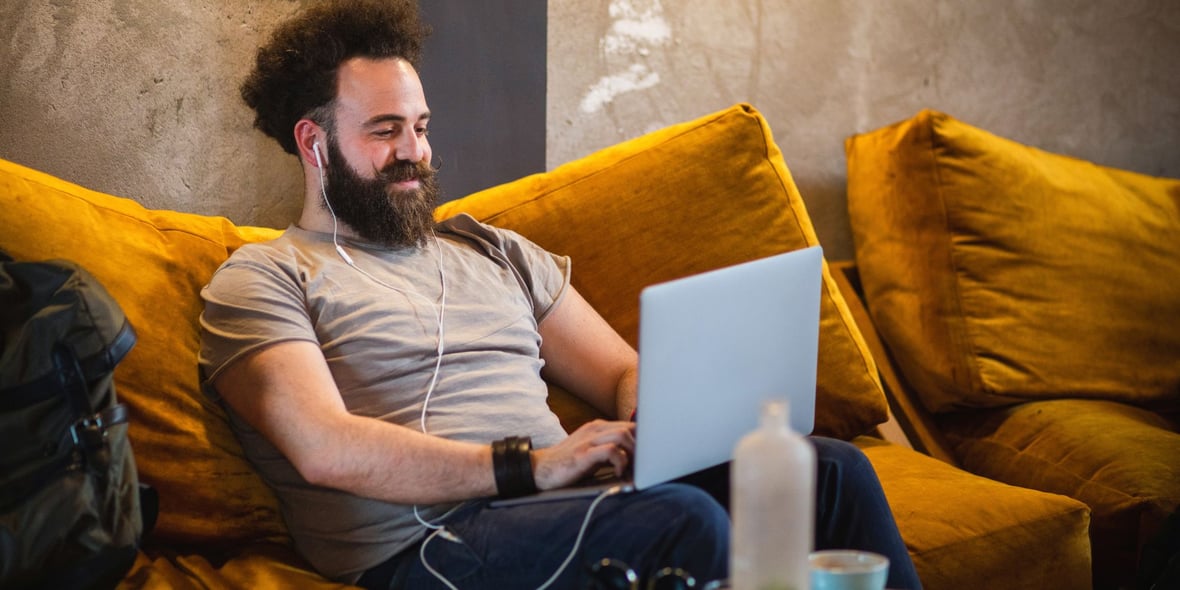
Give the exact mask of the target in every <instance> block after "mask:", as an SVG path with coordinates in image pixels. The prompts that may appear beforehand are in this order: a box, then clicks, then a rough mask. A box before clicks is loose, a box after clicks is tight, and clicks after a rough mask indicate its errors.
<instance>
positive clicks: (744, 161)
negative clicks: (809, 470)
mask: <svg viewBox="0 0 1180 590" xmlns="http://www.w3.org/2000/svg"><path fill="white" fill-rule="evenodd" d="M459 212H467V213H470V214H472V215H473V216H475V217H476V218H477V219H482V220H485V221H487V222H489V223H492V224H493V225H497V226H500V227H505V228H508V229H512V230H515V231H517V232H519V233H521V234H523V235H525V236H528V237H529V238H530V239H532V240H533V241H535V242H537V243H538V244H540V245H541V246H544V247H545V248H547V249H549V250H551V251H553V252H557V253H560V254H566V255H569V256H570V257H571V258H572V259H573V281H574V284H575V286H576V287H577V288H578V290H579V291H580V292H581V293H582V294H583V295H585V297H586V299H587V300H589V301H590V303H591V304H593V305H594V307H595V308H596V309H597V310H598V311H599V312H600V313H602V315H603V316H604V317H605V318H606V319H607V321H609V322H610V323H611V324H612V325H613V326H614V327H615V329H617V330H618V331H619V332H620V333H621V334H623V336H624V337H625V338H627V339H628V340H629V341H630V342H631V343H632V344H635V343H636V339H637V331H638V321H639V309H638V303H639V292H640V290H642V289H643V287H645V286H647V285H650V284H652V283H658V282H662V281H667V280H670V279H675V278H679V277H683V276H687V275H690V274H695V273H699V272H703V271H706V270H711V269H715V268H719V267H722V266H728V265H731V264H736V263H738V262H743V261H747V260H753V259H757V258H763V257H766V256H770V255H773V254H777V253H780V252H786V251H790V250H796V249H799V248H803V247H806V246H811V245H815V244H817V243H818V240H817V239H816V236H815V231H814V229H813V228H812V225H811V220H810V218H809V217H808V216H807V211H806V209H805V207H804V205H803V199H802V198H801V197H800V196H799V191H798V190H797V189H796V188H795V183H794V181H793V180H792V179H791V174H790V172H789V171H788V170H787V166H786V164H785V163H784V162H783V158H782V153H781V151H780V150H779V148H778V146H777V145H775V143H774V139H773V137H772V136H771V132H770V127H769V126H768V125H767V124H766V121H765V120H764V119H763V118H762V116H761V115H760V114H759V113H758V112H757V111H755V110H754V109H753V108H752V107H750V106H748V105H737V106H734V107H732V108H729V109H727V110H724V111H720V112H718V113H714V114H711V115H708V116H705V117H701V118H699V119H697V120H695V121H689V122H686V123H682V124H679V125H673V126H671V127H668V128H666V129H663V130H660V131H656V132H654V133H651V134H648V135H645V136H642V137H639V138H637V139H634V140H631V141H628V142H624V143H621V144H618V145H615V146H613V147H609V148H606V149H604V150H602V151H599V152H597V153H595V154H592V155H590V156H587V157H585V158H582V159H579V160H576V161H574V162H570V163H568V164H566V165H564V166H561V167H559V168H557V169H555V170H553V171H551V172H548V173H544V174H537V175H533V176H529V177H526V178H523V179H520V180H518V181H516V182H512V183H509V184H504V185H500V186H497V187H493V188H491V189H488V190H486V191H483V192H480V193H476V194H474V195H471V196H469V197H467V198H465V199H461V200H458V201H452V202H450V203H446V204H444V205H443V206H442V207H440V208H439V211H438V215H439V217H447V216H451V215H454V214H456V213H459ZM820 322H821V325H820V337H819V347H820V350H819V375H818V394H817V395H818V401H817V408H816V432H817V433H821V434H827V435H830V436H836V437H839V438H845V439H849V438H852V437H854V436H856V435H858V434H862V433H864V432H866V431H868V430H870V429H871V428H873V427H874V426H876V425H877V424H879V423H881V422H883V421H884V420H885V417H886V413H885V400H884V395H883V393H882V390H881V385H880V383H879V381H878V379H877V372H876V365H875V364H874V363H873V359H872V357H871V356H870V354H869V352H868V349H867V347H866V346H865V344H864V340H863V338H862V337H861V334H860V332H859V330H857V327H856V324H855V323H854V322H853V320H852V318H851V314H850V313H849V311H848V308H847V305H846V304H845V302H844V298H843V296H842V295H841V294H840V292H839V291H838V290H837V288H836V285H835V283H834V282H833V281H832V278H831V276H830V274H829V272H828V269H827V265H826V263H825V265H824V288H823V295H822V301H821V320H820ZM717 395H725V392H724V391H719V392H717Z"/></svg>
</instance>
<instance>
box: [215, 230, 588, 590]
mask: <svg viewBox="0 0 1180 590" xmlns="http://www.w3.org/2000/svg"><path fill="white" fill-rule="evenodd" d="M436 235H437V237H436V238H435V239H432V240H431V241H430V243H428V244H427V245H425V246H423V247H413V248H406V249H397V250H391V249H387V248H382V247H379V246H374V245H371V244H364V243H360V242H357V241H354V240H349V241H344V240H341V242H342V243H343V244H344V245H345V247H346V249H347V252H348V254H349V256H350V257H351V258H352V259H353V262H354V263H355V265H356V267H357V268H359V269H360V270H357V268H353V267H351V266H349V265H348V264H346V263H345V261H344V260H343V259H342V257H341V256H340V255H339V254H337V252H336V250H335V247H334V246H333V243H332V235H331V234H323V233H316V232H310V231H306V230H303V229H300V228H298V227H295V226H292V227H290V228H288V229H287V231H286V232H284V233H283V235H282V236H281V237H279V238H278V239H276V240H274V241H271V242H267V243H261V244H251V245H247V246H244V247H242V248H241V249H239V250H238V251H236V252H235V253H234V254H233V256H231V257H230V259H229V260H228V261H226V263H225V264H224V265H222V267H221V268H220V269H219V270H218V271H217V273H216V274H214V276H213V278H212V280H211V281H210V283H209V285H208V286H207V287H205V289H204V290H202V292H201V295H202V297H203V298H204V300H205V311H204V313H203V314H202V316H201V327H202V342H201V354H200V359H199V361H200V368H201V373H202V385H203V387H204V388H205V391H206V392H207V393H208V394H210V395H212V396H214V397H216V396H217V394H216V392H215V391H214V390H213V386H212V383H213V380H214V379H216V378H217V376H218V374H219V373H220V372H221V370H223V369H224V368H225V367H226V366H227V365H229V364H231V363H233V362H234V361H236V360H237V359H240V358H242V357H243V356H245V355H248V354H250V353H252V352H255V351H258V350H260V349H262V348H265V347H267V346H270V345H273V344H276V343H279V342H285V341H294V340H304V341H310V342H316V343H318V344H319V346H320V349H321V350H322V351H323V354H324V358H325V360H326V361H327V363H328V367H329V369H330V370H331V372H332V376H333V378H334V379H335V381H336V385H337V387H338V388H339V390H340V394H341V397H342V398H343V400H344V403H345V405H346V407H347V408H348V410H349V411H350V412H352V413H354V414H358V415H363V416H370V417H374V418H379V419H381V420H385V421H388V422H392V423H394V424H399V425H401V426H405V427H407V428H412V429H414V430H421V425H420V417H421V413H422V408H423V401H424V399H425V397H426V393H427V390H428V387H429V385H430V381H431V378H432V377H433V376H434V370H435V363H436V359H437V354H438V350H437V346H438V337H439V331H438V326H439V311H440V304H441V303H442V299H443V297H442V295H443V291H444V285H445V305H444V306H442V309H441V311H442V312H443V314H442V315H443V342H444V353H443V360H442V364H441V367H440V369H439V374H438V381H437V384H436V386H435V389H434V391H433V394H432V395H431V397H430V401H429V404H428V408H427V409H428V414H427V418H426V429H427V431H428V432H429V433H430V434H432V435H435V436H440V437H445V438H449V439H455V440H462V441H471V442H479V443H489V442H491V441H493V440H496V439H500V438H503V437H505V436H510V435H529V436H532V437H533V441H534V444H535V445H536V446H537V447H545V446H549V445H552V444H554V443H556V442H557V441H559V440H561V439H562V438H564V437H565V436H566V433H565V431H564V430H563V429H562V428H561V424H560V422H559V421H558V419H557V417H556V416H555V415H554V414H553V413H552V412H551V411H550V410H549V407H548V405H547V404H546V401H545V400H546V396H547V391H548V390H547V387H546V385H545V383H544V382H543V381H542V380H541V377H540V370H541V366H542V364H543V361H542V360H541V359H540V346H541V337H540V334H539V333H538V331H537V326H538V324H539V322H540V321H541V320H543V319H544V318H545V316H546V315H547V314H548V313H549V312H550V311H551V310H552V309H553V307H554V305H555V304H556V303H557V301H558V300H559V299H560V298H561V296H562V295H563V294H564V293H565V291H566V289H567V288H568V286H569V259H568V258H566V257H561V256H556V255H553V254H550V253H549V252H546V251H544V250H543V249H541V248H540V247H538V246H536V245H535V244H533V243H532V242H529V241H528V240H526V239H524V238H523V237H521V236H520V235H518V234H515V233H513V232H511V231H507V230H501V229H496V228H492V227H490V226H487V225H484V224H481V223H479V222H477V221H475V220H474V219H472V218H471V217H469V216H466V215H460V216H458V217H455V218H452V219H450V220H447V221H446V222H443V223H441V224H439V226H438V228H437V229H436ZM440 256H441V258H440ZM440 263H441V265H442V269H443V271H442V273H441V274H440V270H439V268H440V267H439V265H440ZM362 271H363V272H362ZM227 412H228V414H229V416H230V422H231V425H232V426H233V429H234V432H235V433H236V434H237V436H238V439H239V440H240V441H241V443H242V447H243V449H244V451H245V453H246V456H247V458H249V460H250V461H251V462H252V463H253V464H254V466H255V467H256V468H257V469H258V471H259V472H260V474H261V475H262V477H263V479H265V480H266V482H267V483H268V484H269V485H270V486H271V487H273V488H274V490H275V492H276V494H277V496H278V498H279V501H280V503H281V505H282V510H283V516H284V518H285V519H286V522H287V526H288V529H289V530H290V532H291V535H292V536H293V537H294V540H295V546H296V548H297V549H298V550H299V552H300V553H301V554H302V555H303V556H304V557H305V558H307V559H308V560H309V561H310V562H311V563H312V565H314V566H315V567H316V569H317V570H319V571H320V572H321V573H323V574H324V575H326V576H328V577H331V578H334V579H338V580H341V581H346V582H354V581H355V580H356V579H357V578H358V577H359V576H360V574H361V573H363V572H364V571H365V570H367V569H369V568H371V567H373V566H375V565H377V564H379V563H381V562H382V561H384V560H385V559H387V558H389V557H390V556H392V555H393V554H394V553H397V552H400V551H402V550H403V549H405V548H406V547H408V546H410V545H412V544H413V543H414V542H416V541H417V540H418V539H420V538H421V537H422V535H423V534H424V530H425V529H424V528H423V527H422V525H421V524H419V523H418V521H417V519H416V518H415V517H414V515H413V512H412V507H411V506H404V505H398V504H391V503H388V502H381V501H377V500H373V499H368V498H362V497H358V496H355V495H352V494H349V493H346V492H342V491H338V490H334V489H329V488H324V487H319V486H313V485H311V484H309V483H307V481H306V480H304V479H303V477H301V476H300V475H299V473H298V472H297V471H296V470H295V468H294V466H292V465H291V463H290V462H288V461H287V460H286V458H284V457H283V456H282V454H281V453H279V451H278V450H277V449H276V448H275V447H274V446H273V445H272V444H270V442H269V441H267V440H266V439H265V438H264V437H263V436H262V435H261V434H260V433H258V432H257V431H256V430H254V429H253V428H251V427H250V426H249V425H248V424H246V423H245V422H244V421H242V420H241V419H240V418H239V417H238V416H236V415H235V414H234V412H233V411H232V410H229V409H228V408H227ZM391 452H396V451H395V450H391ZM451 507H452V506H449V505H434V506H419V507H418V508H419V514H420V515H421V516H422V518H424V519H426V520H427V521H429V520H431V519H433V518H437V517H439V516H441V515H442V514H444V513H445V511H446V510H448V509H449V508H451Z"/></svg>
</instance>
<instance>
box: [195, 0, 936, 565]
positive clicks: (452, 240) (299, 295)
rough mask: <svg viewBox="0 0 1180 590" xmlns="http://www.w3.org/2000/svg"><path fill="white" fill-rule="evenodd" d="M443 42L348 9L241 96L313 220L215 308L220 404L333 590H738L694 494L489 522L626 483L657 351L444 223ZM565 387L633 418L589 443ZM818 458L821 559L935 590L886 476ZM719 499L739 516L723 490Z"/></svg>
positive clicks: (316, 13)
mask: <svg viewBox="0 0 1180 590" xmlns="http://www.w3.org/2000/svg"><path fill="white" fill-rule="evenodd" d="M424 34H425V33H424V28H423V27H422V26H421V25H420V24H419V22H418V18H417V9H416V6H415V5H414V4H413V3H412V2H373V1H353V2H330V3H326V4H321V5H318V6H316V7H314V8H312V9H310V10H309V11H307V12H306V13H304V14H303V15H301V16H299V17H297V18H296V19H294V20H292V21H291V22H288V23H286V24H284V25H282V26H281V27H280V28H279V29H278V30H277V31H276V32H275V34H274V35H273V37H272V38H271V40H270V41H269V43H268V44H267V45H266V46H264V47H263V48H261V49H260V50H259V54H258V60H257V64H256V67H255V69H254V71H253V72H252V73H251V75H250V77H249V78H248V79H247V81H246V82H245V84H244V85H243V88H242V94H243V98H244V99H245V100H246V102H247V103H248V104H249V105H250V106H251V107H252V108H253V109H254V110H255V112H256V115H257V116H256V121H255V124H256V126H257V127H258V128H259V129H261V130H262V131H263V132H265V133H267V134H268V135H270V136H271V137H272V138H274V139H275V140H276V141H278V142H279V144H280V145H282V147H283V148H284V150H286V151H287V152H289V153H291V154H293V155H296V156H298V157H299V158H300V161H301V163H302V165H303V171H304V207H303V211H302V214H301V216H300V218H299V220H298V222H297V223H296V224H295V225H292V226H291V227H290V228H288V230H287V231H286V232H285V233H284V234H283V236H282V237H280V238H279V239H277V240H275V241H273V242H269V243H266V244H257V245H251V246H246V247H244V248H242V249H240V250H239V251H237V252H236V253H235V254H234V255H233V256H232V257H231V259H230V260H229V261H227V262H226V264H225V265H224V266H223V267H222V268H221V269H220V270H219V271H218V272H217V274H216V275H215V276H214V278H213V279H212V281H211V282H210V285H209V286H208V287H207V288H206V289H205V290H204V291H203V297H204V298H205V301H206V309H205V313H204V314H203V315H202V326H203V328H204V330H203V343H202V353H201V359H200V362H201V369H202V372H203V375H204V380H205V381H204V382H205V386H206V388H207V390H208V391H210V393H211V394H212V395H214V396H217V397H218V398H219V399H220V400H222V402H223V403H224V404H225V406H226V407H227V409H228V413H229V415H230V418H231V421H232V423H233V426H234V429H235V433H236V434H237V435H238V437H239V439H240V440H241V442H242V446H243V448H244V450H245V451H246V454H247V456H248V457H249V458H250V460H251V461H252V462H253V464H254V465H255V466H256V467H257V468H258V470H259V471H260V472H261V474H262V475H263V477H264V478H265V479H266V481H267V482H268V484H269V485H271V486H272V487H273V488H274V489H275V491H276V493H277V494H278V496H279V498H280V500H281V503H282V506H283V513H284V518H285V519H286V521H287V524H288V528H289V529H290V531H291V533H292V536H293V537H294V539H295V544H296V548H297V549H298V550H299V551H300V553H301V554H303V555H304V556H305V557H306V558H307V559H308V560H309V561H310V562H311V563H312V565H313V566H315V567H316V568H317V569H318V570H319V571H320V572H322V573H323V574H325V575H326V576H328V577H331V578H334V579H337V580H341V581H345V582H350V583H357V582H359V583H360V584H361V585H364V586H367V587H382V588H385V587H412V588H428V587H443V586H445V587H454V586H461V587H464V588H517V587H521V588H531V587H542V586H549V585H552V586H553V587H558V588H569V587H582V586H584V584H585V582H584V580H585V578H586V576H587V575H588V572H589V571H590V567H589V566H590V564H592V563H594V562H596V561H597V560H600V559H602V558H616V559H619V560H622V561H625V562H627V563H628V564H630V565H631V566H632V567H634V568H635V569H636V570H637V571H638V572H639V574H640V575H642V576H646V577H650V576H652V575H654V573H655V572H656V571H657V570H658V569H660V568H664V567H680V568H683V569H686V570H688V571H690V572H692V573H693V574H694V575H695V576H696V577H698V578H699V579H702V580H709V579H718V578H723V577H725V576H726V575H727V566H728V565H727V557H728V540H729V539H728V537H729V523H728V518H727V516H726V514H725V511H724V509H723V507H722V505H721V504H719V503H718V502H717V501H716V500H715V499H714V498H713V497H712V496H710V495H709V494H707V493H705V492H704V491H702V490H701V489H700V488H698V487H696V486H692V485H687V484H684V483H672V484H666V485H663V486H659V487H656V488H653V489H651V490H647V491H644V492H642V493H635V494H619V495H611V496H601V497H598V498H595V499H593V500H571V501H563V502H554V503H548V504H541V505H532V506H527V507H521V508H490V507H488V505H487V499H488V498H491V497H494V496H497V495H512V494H517V493H523V492H527V491H529V490H531V489H550V488H555V487H560V486H564V485H566V484H570V483H572V482H575V481H576V480H578V479H580V478H582V477H584V476H585V475H587V474H588V473H591V472H592V471H594V470H595V469H597V468H599V467H601V466H604V465H606V466H610V467H612V468H613V469H614V470H615V471H616V472H617V473H620V474H621V473H622V472H623V471H624V470H625V469H626V467H627V464H628V460H629V457H630V456H631V453H632V451H633V450H634V425H633V423H632V422H631V421H629V420H627V417H629V416H630V415H631V413H632V412H633V410H634V408H635V404H636V398H635V396H636V365H637V355H636V352H635V351H634V350H633V349H632V348H631V347H630V346H629V345H628V344H627V343H626V342H625V341H624V340H623V339H622V338H621V337H620V336H619V335H618V334H617V333H615V332H614V331H613V330H612V329H611V327H610V326H609V325H608V324H607V323H606V322H605V321H604V320H603V319H602V318H601V317H600V316H599V315H598V314H597V313H596V312H595V311H594V310H593V309H592V308H591V307H590V306H589V304H587V302H586V301H585V300H584V299H583V298H582V297H581V296H580V295H579V294H578V292H577V291H576V290H575V289H574V288H573V287H572V286H571V285H570V281H569V279H570V276H569V263H568V260H567V259H565V258H564V257H561V256H557V255H554V254H551V253H548V252H545V251H544V250H542V249H540V248H539V247H537V246H536V245H534V244H532V243H531V242H529V241H528V240H526V239H524V238H523V237H521V236H519V235H517V234H514V233H512V232H508V231H504V230H498V229H495V228H491V227H489V226H486V225H483V224H480V223H478V222H476V221H475V220H473V219H471V218H470V217H466V216H460V217H458V218H455V219H451V220H447V221H445V222H443V223H441V224H438V225H435V224H434V222H433V218H432V211H433V208H434V205H435V202H436V198H437V188H436V184H435V182H434V170H432V169H431V167H430V164H429V163H430V161H431V155H432V154H431V149H430V144H429V142H428V140H427V127H428V124H429V122H430V111H429V109H428V107H427V104H426V100H425V97H424V95H423V92H422V86H421V83H420V81H419V79H418V75H417V71H416V69H415V64H416V63H417V61H418V57H419V53H420V46H421V41H422V39H423V37H424ZM546 380H547V381H549V382H552V383H556V384H558V385H560V386H562V387H563V388H565V389H567V390H568V391H570V392H571V393H573V394H575V395H578V396H580V397H581V398H582V399H584V400H586V401H587V402H589V403H590V404H591V405H593V406H594V407H596V408H597V409H598V410H600V411H601V412H602V413H603V414H604V415H606V416H611V417H613V419H612V420H600V421H595V422H591V423H589V424H586V425H585V426H583V427H581V428H579V429H577V430H576V431H574V432H572V433H569V434H568V435H567V434H566V433H565V432H564V430H562V428H561V425H560V424H559V423H558V421H557V419H556V417H555V416H554V415H553V414H552V413H551V412H550V411H549V409H548V407H547V405H546V403H545V396H546V392H547V388H546V385H545V382H546ZM530 440H531V444H532V445H533V448H532V449H531V450H530V448H529V441H530ZM816 446H817V450H818V456H819V463H820V470H821V473H820V490H819V492H820V494H821V498H820V499H819V501H818V502H817V504H818V511H819V515H818V521H817V536H818V537H819V540H818V546H819V547H827V546H837V545H843V546H857V547H861V548H865V549H870V550H875V551H878V552H882V553H886V554H887V555H888V556H889V557H890V558H891V559H892V560H894V567H893V568H892V569H893V570H894V571H895V572H899V573H897V577H896V578H891V582H896V583H895V584H893V585H895V586H896V587H916V586H917V580H916V576H915V575H914V574H913V569H912V564H910V562H909V558H908V556H907V555H906V552H905V548H904V546H903V545H902V544H901V542H900V539H899V538H898V535H897V530H896V526H895V525H894V524H893V521H892V517H891V515H890V514H889V510H888V506H887V505H886V504H885V502H884V498H883V496H882V494H881V491H880V486H879V484H878V483H877V481H876V476H875V475H874V474H873V473H872V469H871V467H869V466H868V463H867V461H865V460H864V458H863V456H862V455H860V454H859V452H858V451H856V449H855V448H854V447H852V446H851V445H847V444H845V443H840V442H838V441H830V440H817V442H816ZM701 477H702V478H703V480H705V481H706V484H707V486H708V487H709V488H710V489H711V490H710V491H711V492H712V493H713V494H714V495H723V494H724V492H725V489H726V485H727V481H726V475H725V470H724V469H722V470H716V471H715V472H714V473H711V474H703V475H702V476H701Z"/></svg>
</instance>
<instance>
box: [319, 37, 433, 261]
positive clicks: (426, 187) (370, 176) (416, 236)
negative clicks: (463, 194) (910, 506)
mask: <svg viewBox="0 0 1180 590" xmlns="http://www.w3.org/2000/svg"><path fill="white" fill-rule="evenodd" d="M334 116H335V121H334V125H333V127H334V129H333V133H331V134H330V136H329V138H328V142H327V143H328V158H327V161H326V162H324V165H325V166H324V167H325V169H326V170H325V172H326V173H327V178H326V187H325V190H326V191H327V193H328V198H329V200H330V204H331V208H332V210H333V212H334V213H335V215H336V216H337V218H338V219H339V220H340V221H341V222H343V223H345V224H346V225H348V226H349V227H350V228H351V229H352V230H353V231H355V232H356V233H357V234H358V235H359V236H360V237H361V238H363V239H365V240H368V241H371V242H375V243H379V244H384V245H388V246H395V247H396V246H409V245H413V244H421V243H423V241H424V240H425V237H426V234H427V233H428V232H429V231H430V228H431V227H432V226H433V223H434V217H433V211H434V207H435V205H436V204H437V200H438V192H439V191H438V185H437V183H436V182H435V180H434V171H433V170H432V169H431V168H430V156H431V151H430V144H429V142H428V141H427V139H426V124H427V122H428V121H429V119H430V111H429V110H428V109H427V108H426V99H425V97H424V96H423V93H422V84H421V82H419V80H418V75H417V73H415V72H414V69H413V68H412V67H411V66H410V65H409V63H407V62H406V61H404V60H400V59H382V60H371V59H366V58H354V59H351V60H349V61H346V62H344V63H343V64H341V66H340V70H339V73H338V75H337V96H336V102H335V110H334Z"/></svg>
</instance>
